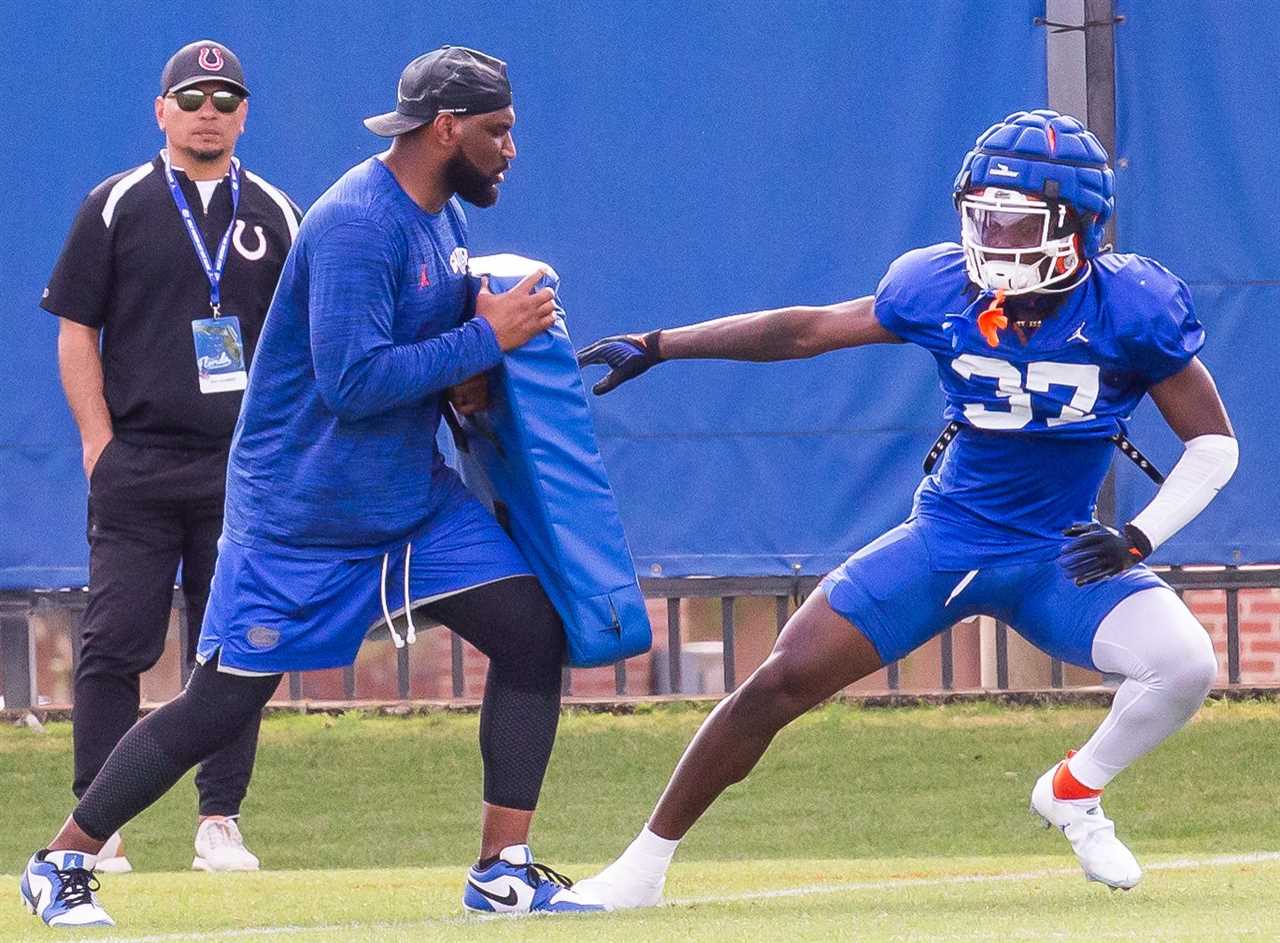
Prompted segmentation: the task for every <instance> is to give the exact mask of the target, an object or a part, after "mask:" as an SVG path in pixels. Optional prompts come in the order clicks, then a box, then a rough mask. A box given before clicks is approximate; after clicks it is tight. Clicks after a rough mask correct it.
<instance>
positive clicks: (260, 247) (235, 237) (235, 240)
mask: <svg viewBox="0 0 1280 943" xmlns="http://www.w3.org/2000/svg"><path fill="white" fill-rule="evenodd" d="M244 229H245V226H244V220H243V219H237V220H236V231H235V232H234V233H232V234H231V244H232V245H234V246H235V247H236V251H237V252H239V253H240V254H241V255H242V256H244V258H245V259H247V260H248V261H250V262H257V261H258V260H259V259H260V258H262V257H263V256H264V255H266V254H267V235H266V233H264V232H263V231H262V227H261V226H254V227H253V234H254V235H255V236H257V237H258V244H257V245H256V246H254V248H253V249H252V250H250V249H246V248H245V246H244V242H243V239H244Z"/></svg>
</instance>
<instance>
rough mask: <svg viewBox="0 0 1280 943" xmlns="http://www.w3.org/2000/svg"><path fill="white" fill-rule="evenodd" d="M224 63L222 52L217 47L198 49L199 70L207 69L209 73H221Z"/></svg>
mask: <svg viewBox="0 0 1280 943" xmlns="http://www.w3.org/2000/svg"><path fill="white" fill-rule="evenodd" d="M224 62H225V60H224V59H223V58H222V50H221V49H219V48H218V47H217V46H201V47H200V68H202V69H208V70H209V71H210V72H221V71H222V66H223V63H224Z"/></svg>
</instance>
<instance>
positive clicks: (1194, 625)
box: [1069, 587, 1218, 789]
mask: <svg viewBox="0 0 1280 943" xmlns="http://www.w3.org/2000/svg"><path fill="white" fill-rule="evenodd" d="M1093 661H1094V664H1095V665H1097V666H1098V667H1099V668H1101V669H1102V670H1103V671H1108V672H1114V673H1116V674H1121V675H1124V676H1125V679H1126V680H1125V682H1124V683H1123V684H1121V685H1120V689H1119V690H1118V691H1117V692H1116V696H1115V700H1114V701H1113V702H1112V704H1111V711H1110V712H1109V713H1108V714H1107V717H1106V719H1105V720H1103V722H1102V726H1100V727H1099V728H1098V729H1097V731H1096V732H1095V733H1094V735H1093V736H1092V737H1090V738H1089V742H1088V743H1086V744H1085V745H1084V746H1082V747H1081V748H1080V751H1079V752H1078V753H1077V754H1076V755H1075V756H1074V757H1072V758H1071V760H1070V763H1069V765H1070V769H1071V772H1072V774H1073V775H1074V776H1075V777H1076V779H1078V780H1079V781H1080V782H1082V783H1083V784H1084V785H1086V786H1090V787H1092V788H1094V789H1101V788H1102V787H1103V786H1105V785H1106V784H1107V783H1108V782H1110V781H1111V779H1112V777H1114V776H1115V775H1116V774H1117V773H1119V772H1120V771H1121V770H1123V769H1125V768H1126V767H1127V766H1129V765H1130V764H1131V763H1133V762H1134V761H1135V760H1137V759H1138V758H1139V757H1140V756H1142V755H1143V754H1144V753H1147V752H1148V751H1149V750H1152V749H1154V748H1155V747H1156V746H1157V745H1159V744H1160V743H1161V742H1162V741H1163V740H1164V739H1165V738H1166V737H1168V736H1169V735H1170V734H1172V733H1174V732H1175V731H1177V730H1178V729H1179V728H1181V727H1182V725H1183V724H1185V723H1186V722H1187V721H1188V720H1190V719H1191V717H1192V715H1193V714H1195V712H1196V711H1197V710H1199V708H1200V705H1201V703H1203V701H1204V697H1205V695H1206V694H1208V693H1209V688H1210V687H1212V685H1213V681H1214V679H1215V678H1216V677H1217V674H1218V663H1217V659H1216V658H1214V655H1213V645H1212V643H1210V641H1209V635H1208V633H1207V632H1205V630H1204V629H1203V628H1202V627H1201V625H1200V623H1199V622H1197V621H1196V619H1195V617H1194V616H1193V615H1191V612H1190V611H1189V610H1188V609H1187V607H1186V606H1184V605H1183V604H1182V600H1180V599H1179V598H1178V597H1177V596H1176V595H1174V593H1173V591H1172V590H1170V589H1167V588H1165V587H1159V588H1152V589H1146V590H1143V591H1142V592H1140V593H1134V594H1133V595H1132V596H1129V597H1128V598H1127V599H1124V600H1123V601H1122V602H1120V604H1119V605H1117V606H1116V607H1115V608H1114V609H1112V610H1111V612H1109V613H1107V616H1106V618H1105V619H1103V620H1102V624H1101V625H1100V626H1098V633H1097V635H1096V636H1095V637H1094V640H1093Z"/></svg>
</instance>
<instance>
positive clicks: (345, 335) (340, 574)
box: [23, 46, 600, 925]
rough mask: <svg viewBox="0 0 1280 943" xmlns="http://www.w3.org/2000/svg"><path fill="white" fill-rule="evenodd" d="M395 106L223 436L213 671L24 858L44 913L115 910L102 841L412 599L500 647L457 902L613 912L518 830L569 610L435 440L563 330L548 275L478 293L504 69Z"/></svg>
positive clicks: (504, 124)
mask: <svg viewBox="0 0 1280 943" xmlns="http://www.w3.org/2000/svg"><path fill="white" fill-rule="evenodd" d="M397 98H398V101H397V106H396V110H395V111H393V112H389V113H387V114H383V115H379V116H376V117H374V118H369V119H367V120H366V122H365V124H366V126H368V127H369V129H370V130H371V131H373V132H374V133H375V134H379V135H382V136H385V137H391V138H392V139H393V140H392V144H391V148H390V149H389V150H388V151H386V152H385V153H383V154H380V155H378V156H377V157H374V158H370V159H368V160H366V161H364V162H363V163H361V164H359V165H357V166H356V167H354V168H352V169H351V170H350V171H348V172H347V173H346V174H345V175H343V177H341V178H340V179H339V180H338V181H337V182H336V183H335V184H334V185H333V186H332V187H330V189H329V190H328V191H327V192H326V193H325V194H324V195H323V196H322V197H321V198H320V199H319V200H318V201H317V202H316V204H315V205H314V206H313V207H312V209H311V210H310V211H309V212H308V213H307V215H306V217H305V219H304V220H303V223H302V226H301V229H300V231H299V233H298V239H297V242H296V243H295V245H294V248H293V251H292V252H290V254H289V258H288V261H287V262H286V264H285V268H284V272H283V274H282V276H281V281H280V286H279V288H278V290H277V292H276V296H275V300H274V301H273V303H272V308H271V311H270V313H269V316H268V318H267V321H266V327H265V329H264V331H263V335H262V339H261V341H260V343H259V346H258V353H257V359H256V361H255V363H254V367H253V371H252V375H251V376H250V380H249V386H248V390H247V391H246V394H245V403H244V409H243V412H242V413H241V416H240V421H239V424H238V425H237V428H236V433H235V439H234V442H233V445H232V452H231V460H230V467H229V472H228V484H227V508H226V524H225V529H224V532H223V540H222V553H221V556H220V557H219V560H218V566H217V570H216V572H215V574H214V579H213V588H212V592H211V597H210V600H209V608H208V613H207V615H206V617H205V621H204V627H203V630H202V633H201V638H200V646H199V660H200V665H199V666H198V667H197V669H196V671H195V672H194V673H193V675H192V678H191V681H190V683H189V684H188V686H187V688H186V690H185V691H184V692H183V693H182V694H181V695H180V696H179V697H178V698H177V699H175V700H174V701H172V702H171V703H169V704H167V705H165V706H164V707H163V708H161V709H159V710H157V711H155V712H154V713H152V714H151V715H149V716H148V717H147V718H146V719H145V720H144V721H143V722H142V723H140V724H139V725H138V726H136V727H135V728H134V729H133V730H132V731H131V732H130V733H129V735H128V736H126V737H125V739H124V740H122V741H121V744H120V746H119V747H118V748H117V749H116V751H115V753H113V754H112V756H111V758H110V759H109V760H108V762H107V764H106V766H105V767H104V768H103V770H102V772H101V773H100V774H99V776H98V777H97V779H96V780H95V781H94V782H93V784H92V785H91V786H90V787H89V789H88V791H87V792H86V793H85V795H84V797H83V798H82V799H81V801H80V803H79V804H78V805H77V806H76V808H75V810H74V811H73V812H72V814H71V816H70V817H69V818H68V819H67V822H66V824H65V825H64V826H63V828H62V831H61V832H60V833H59V834H58V835H57V836H56V838H55V839H54V840H53V841H52V842H50V844H49V847H48V848H47V849H44V850H42V851H39V852H37V853H36V854H35V855H34V856H33V857H32V859H31V861H30V862H29V864H28V866H27V871H26V874H25V875H24V877H23V892H24V896H25V897H26V899H27V902H28V906H29V907H32V908H34V909H35V911H36V912H37V913H39V914H40V916H41V917H42V918H43V919H44V920H45V922H46V923H50V924H78V925H86V924H92V923H107V922H109V921H110V918H109V917H108V916H107V914H106V912H105V911H104V910H103V909H102V907H101V906H99V905H98V903H97V901H96V899H95V898H94V895H93V893H92V889H91V881H92V877H91V872H92V869H93V865H94V863H95V858H94V856H95V855H96V854H97V852H98V851H99V850H100V848H101V846H102V843H103V840H104V839H105V838H106V837H107V836H109V835H110V834H111V833H112V832H114V831H115V830H116V829H118V828H119V827H120V826H121V825H122V824H124V822H126V821H128V820H129V819H130V818H132V817H133V816H135V815H137V814H138V813H139V812H140V811H142V810H143V809H144V808H146V807H147V806H149V805H150V804H151V803H153V802H154V801H155V800H156V799H158V798H159V797H160V796H161V795H162V794H163V793H164V792H165V791H167V790H168V789H169V787H170V786H172V785H173V784H174V783H175V782H177V781H178V779H179V778H180V777H181V776H182V775H183V774H184V773H185V772H186V771H187V770H188V769H190V768H191V767H192V766H194V765H195V764H196V763H198V762H200V760H201V759H203V758H204V757H205V756H208V755H209V754H211V753H212V752H213V751H215V750H217V749H218V748H219V747H220V746H221V745H223V744H224V743H226V742H229V741H230V740H231V739H233V738H234V737H236V736H237V735H238V734H239V732H240V730H241V728H242V727H243V726H244V725H245V724H247V723H249V722H250V721H251V720H252V718H253V717H254V716H256V714H257V712H258V710H259V709H260V708H261V707H262V705H264V704H265V703H266V702H267V701H268V699H269V698H270V697H271V695H272V694H273V693H274V691H275V690H276V687H277V685H278V684H279V682H280V679H281V676H282V674H283V673H284V672H287V671H292V670H308V669H317V668H329V667H337V666H343V665H347V664H350V663H351V662H352V661H353V660H354V659H355V656H356V652H357V650H358V648H359V646H360V643H361V641H362V640H363V638H364V636H365V634H366V632H367V631H368V629H369V628H370V626H371V625H373V624H374V623H376V622H377V621H379V620H380V619H385V621H386V623H387V627H388V629H389V630H390V631H391V634H392V637H393V639H394V640H395V641H396V644H397V645H402V644H404V640H403V639H402V638H401V636H400V634H399V632H398V631H397V629H396V627H395V625H394V624H393V619H394V618H395V617H396V616H399V615H402V614H403V615H404V616H405V623H406V625H405V630H406V635H407V637H408V640H409V641H412V640H413V632H414V629H413V618H412V612H418V613H423V614H425V616H426V617H427V618H429V619H432V620H437V621H439V622H442V623H444V624H445V625H447V626H448V627H449V628H451V629H452V630H453V631H455V632H457V633H458V634H459V635H461V636H462V637H463V638H465V639H467V640H468V641H469V642H471V643H472V644H473V645H475V647H476V648H478V649H479V650H480V651H482V652H484V653H485V654H486V655H487V656H488V657H489V660H490V666H489V675H488V679H487V682H486V685H485V695H484V703H483V706H482V709H481V715H480V751H481V755H482V757H483V761H484V804H483V812H482V834H481V847H480V854H479V860H478V861H477V863H476V864H475V865H474V866H473V867H472V868H471V869H470V871H469V873H468V875H467V880H466V885H465V890H464V894H463V903H464V906H465V907H466V908H467V909H469V910H475V911H481V912H529V911H553V912H556V911H578V910H596V909H600V908H599V907H597V906H595V905H591V904H587V903H585V902H583V901H582V900H580V899H579V898H578V897H577V896H576V895H575V894H574V892H573V891H572V890H570V889H569V888H570V886H571V882H569V881H568V880H567V879H565V878H564V877H563V876H561V875H559V874H557V873H556V872H555V871H553V870H552V869H550V868H547V867H545V866H543V865H541V864H536V863H535V862H534V860H533V857H532V854H531V853H530V851H529V848H528V844H527V841H528V833H529V827H530V823H531V820H532V817H533V812H534V809H535V807H536V804H537V800H538V795H539V792H540V790H541V786H542V780H543V776H544V774H545V771H546V767H547V762H548V759H549V757H550V753H551V748H552V745H553V743H554V740H555V732H556V725H557V722H558V718H559V708H560V672H561V665H562V663H563V660H564V651H565V640H564V633H563V630H562V627H561V621H560V618H559V616H558V615H557V612H556V610H555V608H554V607H553V606H552V604H551V602H550V601H549V600H548V598H547V595H546V593H545V592H544V591H543V588H542V586H541V585H540V584H539V582H538V580H537V579H536V578H535V577H534V576H533V575H532V573H531V571H530V567H529V565H528V563H527V562H526V560H525V558H524V557H523V555H522V554H521V553H520V551H519V550H518V549H517V548H516V546H515V544H513V543H512V541H511V539H510V538H509V537H508V536H507V534H506V532H504V531H503V530H502V528H501V527H499V526H498V524H497V522H496V521H495V520H494V518H493V516H492V515H491V514H490V513H489V512H488V511H487V510H486V509H485V508H484V507H483V505H481V504H480V503H479V501H478V500H477V499H476V498H474V497H473V496H472V495H471V494H470V493H469V492H468V491H467V490H466V488H465V487H464V486H463V485H462V483H461V481H460V480H459V479H458V477H457V475H456V474H455V473H454V472H453V471H452V470H451V469H449V468H447V467H446V466H445V465H444V463H443V461H442V460H441V458H440V455H439V453H438V451H437V448H436V443H435V431H436V428H437V426H438V425H439V420H440V410H441V407H442V401H443V400H444V399H445V398H447V397H449V396H452V397H453V399H454V401H455V403H456V405H457V406H458V409H459V411H460V412H462V413H468V412H474V411H475V410H476V409H479V408H483V406H484V405H485V402H486V398H485V394H484V390H483V388H482V386H481V382H480V381H472V378H474V377H477V376H478V375H480V374H483V373H484V372H486V371H488V370H491V369H492V368H494V367H495V366H497V365H498V364H499V363H500V362H501V360H502V358H503V354H504V353H505V352H507V351H511V350H514V349H515V348H517V347H520V346H522V345H524V344H525V343H526V342H528V341H529V340H530V339H531V338H534V337H536V336H538V335H539V334H541V333H542V332H544V331H546V330H547V329H548V328H549V327H551V326H552V325H553V323H554V321H555V315H554V292H553V291H552V290H551V289H550V288H547V287H543V288H536V286H537V285H538V284H539V282H540V280H542V278H543V275H544V273H543V272H542V271H540V270H538V269H534V270H533V271H532V272H530V273H529V274H528V275H526V276H525V277H524V278H522V279H521V280H520V281H519V282H518V283H517V284H516V285H515V287H514V288H512V289H511V290H510V291H506V292H502V293H494V292H492V291H490V290H489V289H488V286H487V284H484V283H482V285H481V287H480V289H479V292H478V294H476V295H475V297H474V301H472V294H471V291H470V288H469V286H468V275H467V262H468V252H467V231H466V219H465V216H464V214H463V211H462V206H461V203H460V202H459V199H458V198H459V197H460V198H461V199H464V200H466V201H468V202H470V203H473V204H475V205H477V206H482V207H485V206H491V205H493V204H494V203H495V202H496V201H497V198H498V188H499V185H500V184H501V183H502V182H503V180H504V174H505V172H506V170H507V168H508V166H509V164H510V162H511V160H512V159H513V158H514V157H515V153H516V151H515V145H514V143H513V140H512V135H511V129H512V126H513V125H514V123H515V112H514V111H513V109H512V106H511V89H510V85H509V84H508V81H507V75H506V64H505V63H503V62H502V61H500V60H498V59H494V58H492V57H490V56H487V55H484V54H483V53H479V52H476V51H474V50H471V49H465V48H462V47H447V46H446V47H443V48H441V49H438V50H435V51H433V52H430V53H427V54H426V55H424V56H421V57H419V58H417V59H415V60H414V61H413V62H411V63H410V64H409V65H408V66H406V67H405V69H404V71H403V73H402V74H401V77H400V82H399V86H398V96H397ZM473 313H474V317H472V316H471V315H472V314H473ZM468 381H472V382H468ZM451 391H452V392H451Z"/></svg>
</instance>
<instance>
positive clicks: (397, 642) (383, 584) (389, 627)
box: [380, 553, 404, 648]
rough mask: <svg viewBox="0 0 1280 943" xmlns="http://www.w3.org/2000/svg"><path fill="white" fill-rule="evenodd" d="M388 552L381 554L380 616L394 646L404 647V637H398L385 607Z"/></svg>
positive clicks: (389, 612)
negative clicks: (384, 621)
mask: <svg viewBox="0 0 1280 943" xmlns="http://www.w3.org/2000/svg"><path fill="white" fill-rule="evenodd" d="M390 556H391V554H390V553H384V554H383V555H382V580H381V583H380V589H381V593H380V596H381V599H382V618H383V619H385V620H386V623H387V631H388V632H390V633H391V641H392V642H394V643H395V646H396V648H404V639H402V638H401V637H400V633H399V632H397V631H396V626H395V623H394V622H392V621H391V610H390V609H389V608H388V607H387V560H388V559H389V558H390Z"/></svg>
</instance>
